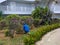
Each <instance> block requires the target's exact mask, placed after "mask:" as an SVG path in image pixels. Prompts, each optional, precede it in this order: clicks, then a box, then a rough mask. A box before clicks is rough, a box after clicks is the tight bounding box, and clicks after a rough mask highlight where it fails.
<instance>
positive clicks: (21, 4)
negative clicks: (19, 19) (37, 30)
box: [0, 0, 60, 18]
mask: <svg viewBox="0 0 60 45" xmlns="http://www.w3.org/2000/svg"><path fill="white" fill-rule="evenodd" d="M36 6H41V7H45V6H49V9H50V10H51V11H52V12H53V15H52V17H53V18H60V0H57V3H56V1H55V0H38V2H36V1H35V0H0V11H2V12H3V14H21V15H25V14H26V15H30V14H31V13H32V11H33V10H34V9H35V7H36Z"/></svg>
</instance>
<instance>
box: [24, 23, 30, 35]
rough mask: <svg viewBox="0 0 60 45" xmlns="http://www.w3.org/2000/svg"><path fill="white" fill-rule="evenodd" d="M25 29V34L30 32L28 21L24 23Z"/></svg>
mask: <svg viewBox="0 0 60 45" xmlns="http://www.w3.org/2000/svg"><path fill="white" fill-rule="evenodd" d="M23 30H24V32H25V34H26V33H28V32H29V31H30V27H29V25H28V24H26V23H24V24H23Z"/></svg>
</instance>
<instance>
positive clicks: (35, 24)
mask: <svg viewBox="0 0 60 45" xmlns="http://www.w3.org/2000/svg"><path fill="white" fill-rule="evenodd" d="M39 21H40V19H34V22H33V24H34V26H35V27H37V26H39Z"/></svg>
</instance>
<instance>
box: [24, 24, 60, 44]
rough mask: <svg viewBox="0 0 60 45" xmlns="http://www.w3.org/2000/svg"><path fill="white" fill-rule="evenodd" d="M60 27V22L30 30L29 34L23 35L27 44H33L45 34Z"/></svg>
mask: <svg viewBox="0 0 60 45" xmlns="http://www.w3.org/2000/svg"><path fill="white" fill-rule="evenodd" d="M59 27H60V23H59V24H58V23H57V24H52V25H47V26H42V27H39V28H37V29H35V30H32V31H31V32H29V35H25V36H24V37H23V40H24V43H25V45H32V44H34V43H35V42H36V41H38V40H40V39H41V38H42V36H43V35H45V34H46V33H48V32H50V31H52V30H54V29H55V28H59Z"/></svg>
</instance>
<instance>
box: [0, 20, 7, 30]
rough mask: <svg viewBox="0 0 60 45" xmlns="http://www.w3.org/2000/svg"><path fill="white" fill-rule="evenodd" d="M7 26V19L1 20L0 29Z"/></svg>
mask: <svg viewBox="0 0 60 45" xmlns="http://www.w3.org/2000/svg"><path fill="white" fill-rule="evenodd" d="M6 26H7V23H6V20H1V21H0V29H1V30H2V29H4V27H6Z"/></svg>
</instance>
